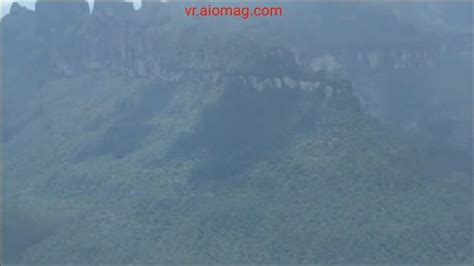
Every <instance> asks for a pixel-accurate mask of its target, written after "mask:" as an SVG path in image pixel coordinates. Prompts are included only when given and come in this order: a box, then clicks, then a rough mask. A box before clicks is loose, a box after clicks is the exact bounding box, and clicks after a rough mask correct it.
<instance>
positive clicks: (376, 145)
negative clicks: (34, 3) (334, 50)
mask: <svg viewBox="0 0 474 266" xmlns="http://www.w3.org/2000/svg"><path fill="white" fill-rule="evenodd" d="M63 4H64V3H63ZM101 4H103V6H101V7H100V8H98V9H97V10H96V11H95V12H92V14H88V13H87V12H86V11H87V10H85V9H84V5H85V3H82V4H81V3H79V2H78V3H67V4H64V5H65V6H62V8H59V7H61V4H59V3H56V4H54V3H45V2H44V1H40V3H39V6H40V8H37V10H36V11H35V12H33V11H28V10H25V9H22V8H21V7H20V6H18V5H14V8H13V9H12V12H11V15H8V16H7V17H5V18H4V19H3V20H2V29H5V47H4V54H5V58H4V59H3V60H4V61H3V62H4V68H5V70H4V72H3V75H4V79H3V80H2V83H3V87H4V90H3V92H2V93H3V97H4V101H5V106H4V108H3V109H4V113H3V120H4V121H3V122H4V124H3V126H2V129H3V132H2V145H3V165H4V169H3V176H4V178H3V194H2V200H3V202H2V204H3V208H4V210H3V213H4V214H5V219H4V230H5V232H6V233H5V242H4V244H5V248H4V251H5V255H6V257H5V258H6V261H7V262H10V263H32V264H53V263H58V264H64V263H72V264H83V263H87V264H88V263H93V264H99V263H107V264H119V263H120V264H123V263H137V264H140V263H150V264H156V263H174V264H179V263H200V264H211V263H214V264H227V263H235V264H240V263H248V264H265V263H270V264H272V263H279V264H295V263H306V264H308V263H318V264H335V263H340V264H347V263H360V264H372V263H375V264H407V263H409V264H411V263H424V264H454V263H456V264H458V263H469V262H470V260H471V259H472V191H471V188H472V175H471V165H472V159H471V154H470V153H469V154H468V155H466V154H467V151H468V150H469V149H466V150H456V149H455V148H453V147H450V148H449V149H448V148H446V147H445V146H442V145H439V146H438V145H433V141H432V140H431V139H429V140H428V138H424V137H423V135H422V136H421V137H420V135H417V134H411V132H410V131H403V130H402V129H401V128H396V127H395V128H394V127H389V126H387V125H386V124H385V123H383V121H381V120H379V119H376V118H374V117H373V116H371V115H370V114H369V113H368V112H367V111H366V109H365V107H364V106H363V104H362V103H361V102H360V100H359V99H358V98H359V97H358V96H357V95H356V94H355V92H354V90H353V89H354V88H353V85H352V83H351V82H350V81H348V80H345V79H343V78H341V77H340V75H335V74H334V75H332V74H333V73H327V72H325V71H320V72H317V73H315V72H314V71H313V70H312V69H311V68H310V67H309V66H308V65H307V64H305V63H304V62H300V60H298V58H297V56H295V54H294V52H292V51H290V50H289V49H288V47H286V45H287V43H286V42H290V43H295V45H296V42H297V41H298V39H296V40H292V39H291V36H292V34H294V32H293V31H292V30H291V27H293V26H288V27H290V30H288V29H285V27H283V25H280V24H278V25H280V26H281V28H280V29H281V30H282V34H281V35H278V36H279V38H281V39H282V40H285V42H277V43H274V44H269V43H267V42H266V41H265V42H263V41H262V40H251V38H252V36H251V35H252V34H249V36H246V34H245V33H246V32H247V30H248V29H247V28H245V27H243V26H235V25H234V24H232V23H229V25H234V26H233V27H234V28H233V29H234V30H235V32H231V34H229V33H227V32H223V31H220V30H218V29H217V30H216V29H215V28H214V27H215V26H212V25H207V24H206V23H207V22H203V25H205V28H204V29H209V31H210V33H209V34H212V35H209V36H211V37H209V36H208V35H207V34H204V30H193V28H192V27H191V28H190V27H189V25H187V23H190V22H188V21H184V22H183V21H181V24H177V25H175V26H176V27H171V25H170V23H171V22H169V21H167V19H169V18H170V17H173V15H172V14H173V13H172V12H176V11H175V10H174V11H173V9H171V11H169V12H170V13H169V14H167V13H166V9H165V8H163V9H160V10H158V11H157V10H155V9H153V8H154V7H153V5H151V6H149V7H148V9H144V10H141V11H133V10H132V9H130V8H131V6H129V5H127V4H125V3H122V4H123V5H122V4H121V5H119V4H117V6H113V4H112V6H107V3H101ZM49 5H50V8H48V6H49ZM75 5H78V6H79V5H82V8H76V7H75ZM58 6H59V7H58ZM108 8H111V10H112V11H110V12H109V11H107V9H108ZM114 8H116V9H114ZM299 8H302V7H301V6H299ZM338 8H340V7H338ZM370 8H371V7H370V5H369V6H368V7H366V8H363V5H362V6H361V7H360V9H357V10H358V12H359V13H357V14H368V13H370V12H369V11H370V10H371V9H370ZM377 8H380V7H378V6H377ZM324 9H327V13H328V14H332V15H334V16H337V14H340V13H342V14H345V13H347V12H348V11H347V10H346V9H337V8H336V9H332V8H331V7H330V5H329V6H327V5H326V4H324ZM351 10H352V9H351ZM382 10H385V11H383V12H382V13H380V14H385V15H386V16H389V14H392V12H389V9H387V10H386V9H383V8H382ZM155 11H156V12H157V13H154V12H155ZM300 11H303V10H300ZM58 12H59V13H58ZM63 12H65V14H69V15H68V16H65V14H64V13H63ZM114 12H116V13H114ZM134 12H135V13H134ZM306 12H308V11H306ZM331 12H334V14H333V13H331ZM304 13H305V12H302V14H304ZM61 14H62V15H61ZM111 14H117V15H111ZM150 14H151V15H150ZM156 14H160V16H159V18H157V17H155V16H154V15H156ZM380 14H379V15H377V16H375V17H367V18H364V19H363V20H362V21H361V24H358V25H357V27H356V28H359V27H361V28H365V27H367V24H370V22H371V21H373V20H378V19H381V18H380V17H379V16H381V15H380ZM106 18H107V19H106ZM305 19H308V20H310V18H309V17H305V18H302V21H298V22H295V23H299V24H298V25H300V26H301V24H302V23H307V22H305ZM382 20H383V19H382ZM25 21H29V22H31V23H32V24H31V25H30V24H28V23H25ZM105 21H111V22H110V23H111V24H107V22H105ZM33 22H37V23H33ZM61 22H62V23H61ZM119 22H120V23H119ZM313 22H314V21H313ZM114 23H118V24H116V25H115V24H114ZM226 23H227V22H226ZM278 23H281V22H278ZM326 23H328V22H325V23H323V24H322V25H323V26H325V27H329V25H327V24H326ZM341 23H342V22H341ZM385 24H386V25H387V27H392V28H395V29H396V30H397V31H400V32H401V33H400V36H405V35H404V34H407V35H410V34H411V33H412V31H416V29H415V28H416V27H408V26H406V25H407V24H404V23H402V22H400V21H399V20H398V19H396V17H390V19H387V20H386V21H384V25H385ZM32 25H35V26H32ZM51 25H57V27H51ZM117 25H118V26H117ZM252 25H253V24H252ZM256 25H257V26H259V27H264V28H266V27H267V28H268V32H269V33H272V32H274V30H275V29H276V28H275V27H272V26H268V25H265V23H263V22H262V23H261V22H257V23H256ZM417 25H418V24H417ZM333 26H334V25H333ZM203 27H204V26H203ZM334 27H336V28H337V29H339V31H343V30H342V28H343V27H337V26H334ZM407 28H408V29H407ZM323 29H324V28H323ZM323 29H321V32H322V33H324V37H325V38H327V40H326V41H327V44H332V42H338V43H340V42H341V40H339V38H343V35H342V34H339V33H337V32H338V31H334V32H333V33H332V34H336V33H337V34H336V35H337V36H336V37H337V38H336V37H334V38H332V37H331V31H330V30H329V28H326V29H324V30H323ZM373 31H375V29H373ZM236 32H237V33H236ZM17 33H21V34H17ZM43 33H44V35H43ZM300 33H301V32H300ZM386 33H387V32H378V31H375V32H371V31H369V32H367V34H369V35H370V36H373V35H375V36H381V37H384V40H385V41H386V42H391V41H393V40H392V39H390V38H389V37H390V36H387V35H386ZM236 34H241V35H242V36H240V35H239V38H235V36H236ZM183 36H185V37H186V38H187V40H188V41H186V42H184V41H183V39H182V38H183ZM267 37H268V36H267ZM298 37H299V38H302V36H301V35H298ZM352 37H354V39H355V40H354V39H351V36H346V37H344V38H343V39H344V40H342V41H343V42H346V41H351V42H358V40H359V39H358V38H356V37H355V36H352ZM359 37H360V38H362V39H364V40H367V37H366V36H359ZM392 37H393V36H392ZM405 37H406V36H405ZM209 38H210V39H212V42H211V40H210V39H209ZM331 38H332V39H331ZM347 38H349V39H347ZM406 38H408V37H406ZM262 39H263V38H262ZM32 40H35V41H34V42H33V41H32ZM280 41H281V40H280ZM313 41H315V42H323V41H324V40H319V41H316V40H313ZM87 45H89V46H87ZM33 47H34V48H35V49H33ZM57 47H59V48H61V49H56V48H57ZM299 48H301V49H303V48H302V47H299ZM304 49H306V48H304ZM38 51H41V52H42V53H40V52H38ZM449 66H450V65H449V64H447V65H443V67H444V68H445V69H447V68H449ZM419 71H420V72H421V73H431V74H429V77H428V78H431V77H433V76H435V75H438V74H439V73H438V72H436V71H435V70H432V72H429V71H424V70H419ZM430 71H431V70H430ZM361 72H362V70H361ZM407 72H409V71H407ZM384 73H385V74H386V76H383V75H382V74H380V73H379V75H377V76H374V77H372V78H373V79H374V80H377V79H380V80H382V81H380V83H379V84H382V83H383V82H386V83H387V84H388V85H387V87H390V88H393V87H395V86H400V87H404V88H405V87H410V86H412V85H413V84H426V88H424V89H426V90H428V89H427V88H428V87H430V86H431V85H430V84H429V83H427V82H425V80H428V78H427V79H424V81H423V82H421V81H420V82H411V81H412V80H413V79H414V77H413V76H412V74H408V73H405V72H403V71H400V72H397V75H395V74H393V72H384ZM387 73H391V74H387ZM433 73H434V74H433ZM463 73H464V72H461V74H459V73H457V74H456V75H454V74H453V75H449V77H457V80H453V81H452V82H446V84H447V83H449V85H451V84H454V85H453V86H454V87H456V88H461V89H460V90H462V89H464V87H463V86H464V85H465V84H466V80H465V75H464V74H463ZM392 74H393V75H392ZM387 76H388V77H387ZM27 77H28V78H27ZM390 78H391V79H390ZM404 78H407V80H408V81H407V80H404ZM440 79H441V78H440ZM407 84H408V85H407ZM446 86H448V85H446ZM405 92H406V90H405V91H399V92H395V91H392V94H391V95H392V96H391V102H390V105H388V104H387V105H386V106H385V107H386V108H388V109H390V108H392V109H396V106H397V105H398V104H400V106H406V105H408V104H406V105H405V101H407V99H414V101H415V100H416V101H417V102H420V103H424V104H425V105H426V106H427V107H426V108H429V107H430V105H429V104H428V103H426V102H423V101H422V100H421V98H422V96H421V95H420V94H421V93H420V94H417V92H419V91H418V90H416V88H414V89H413V94H404V93H405ZM453 93H456V92H453ZM463 93H464V92H463ZM460 94H462V93H460ZM456 97H457V96H456ZM456 97H455V96H453V98H456ZM382 102H383V101H382ZM407 102H408V101H407ZM414 104H416V103H414ZM414 110H419V109H416V108H415V109H414ZM399 111H403V110H399ZM406 116H409V115H406ZM448 117H449V116H448ZM400 119H401V118H400ZM450 121H451V120H450ZM437 122H439V121H437ZM434 124H436V123H433V124H430V125H434ZM447 127H448V126H446V125H444V124H439V128H433V130H436V131H440V130H443V129H446V128H447ZM443 134H448V133H443ZM443 134H439V135H443ZM440 141H441V140H440ZM443 141H444V140H443ZM32 228H34V229H32ZM19 232H26V233H23V234H20V233H19Z"/></svg>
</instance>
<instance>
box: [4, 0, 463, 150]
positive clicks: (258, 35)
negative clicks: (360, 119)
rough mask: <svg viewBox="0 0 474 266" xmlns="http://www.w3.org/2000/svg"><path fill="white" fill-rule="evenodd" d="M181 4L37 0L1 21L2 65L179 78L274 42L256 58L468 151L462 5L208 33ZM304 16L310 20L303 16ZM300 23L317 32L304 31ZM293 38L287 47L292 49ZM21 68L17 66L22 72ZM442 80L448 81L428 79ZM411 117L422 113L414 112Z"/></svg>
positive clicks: (332, 8) (303, 8)
mask: <svg viewBox="0 0 474 266" xmlns="http://www.w3.org/2000/svg"><path fill="white" fill-rule="evenodd" d="M184 6H185V5H183V4H177V3H176V4H171V5H167V4H161V3H145V4H144V5H143V7H142V8H141V9H140V10H134V9H133V6H132V4H131V3H126V2H114V3H111V2H110V1H96V4H95V6H94V8H93V10H92V12H89V7H88V5H87V4H86V3H85V1H73V2H68V3H55V4H54V5H48V4H47V3H46V2H42V1H40V2H38V3H37V9H36V12H31V11H29V10H26V9H24V8H22V7H20V6H19V5H18V4H15V5H13V6H12V12H11V14H9V15H8V16H6V17H5V19H4V21H3V25H4V27H3V28H4V33H5V40H6V42H5V45H4V46H5V47H4V48H5V51H6V52H5V53H4V54H5V56H4V57H5V58H4V60H5V61H6V62H8V61H9V60H18V59H21V58H26V57H25V56H24V53H25V51H28V52H26V54H27V55H29V57H28V60H29V62H31V60H35V61H36V62H41V64H42V65H44V67H43V68H45V69H44V71H45V72H51V73H55V75H59V76H61V75H62V76H75V75H79V74H80V73H85V72H96V71H101V70H111V71H115V72H117V73H122V74H125V75H128V76H130V77H150V76H153V75H161V76H163V75H170V76H176V75H179V72H181V71H216V70H218V71H220V70H222V69H225V68H226V66H224V67H223V66H222V63H223V62H227V61H228V60H233V61H236V64H235V65H246V64H249V65H251V64H253V61H255V60H265V57H266V56H267V55H263V54H260V53H258V56H261V58H257V57H258V56H257V57H256V58H253V56H254V55H252V54H245V53H247V52H248V51H250V50H252V49H249V47H244V46H245V44H244V42H254V44H255V45H258V44H269V43H272V45H274V46H280V47H281V48H279V51H278V49H275V51H272V52H267V50H266V49H265V51H263V53H280V54H279V55H278V56H279V57H281V58H282V59H281V60H282V61H281V62H279V63H276V62H275V63H273V67H275V65H284V64H286V63H287V62H290V61H293V60H294V59H293V58H296V62H290V64H295V63H296V64H299V65H300V66H301V67H303V68H305V69H307V71H313V72H318V71H321V70H322V71H326V72H329V73H330V74H331V75H333V74H334V73H335V74H336V76H338V77H341V78H345V79H349V80H352V81H353V82H354V91H355V93H356V96H357V97H358V98H359V99H360V100H361V102H362V105H363V107H364V108H365V109H367V110H368V111H369V112H370V113H371V114H372V115H373V116H375V117H378V118H380V119H381V120H382V121H385V122H386V123H387V124H390V125H393V126H395V127H396V128H398V129H404V130H407V131H408V132H410V133H414V134H420V135H421V136H423V135H425V136H428V137H429V138H430V139H432V140H433V141H436V142H438V143H439V144H440V145H446V146H449V147H453V148H456V149H463V146H464V147H466V146H468V143H469V139H470V138H471V134H470V132H468V130H467V129H468V128H470V126H469V125H470V119H469V117H468V116H467V115H466V111H465V110H467V109H468V108H469V104H470V100H471V99H470V97H469V95H471V92H472V89H471V87H470V86H469V84H470V78H469V77H468V76H466V75H467V74H466V75H465V74H463V73H469V71H470V68H471V66H470V60H469V58H471V57H472V40H471V33H470V31H469V22H470V17H469V14H467V13H466V14H465V13H462V16H458V17H454V16H453V15H452V14H453V12H457V11H459V10H464V9H463V7H465V6H464V5H463V4H458V5H453V6H449V5H448V6H443V5H434V4H433V5H431V4H430V5H426V6H419V5H413V8H408V7H407V6H406V5H396V4H393V5H385V6H383V5H373V4H367V5H357V4H349V5H347V6H345V5H339V4H321V5H317V6H315V5H313V4H307V5H304V4H296V5H292V6H287V5H283V7H284V8H286V9H285V11H286V16H288V17H290V18H292V19H294V20H295V23H293V24H291V25H284V23H282V20H281V19H279V18H275V19H273V20H274V21H272V23H271V24H268V23H266V22H267V21H265V20H261V19H260V20H258V19H254V20H250V21H246V22H245V23H242V21H239V20H238V19H230V18H221V19H220V23H221V25H222V27H216V26H215V25H214V24H213V22H212V21H211V20H212V19H209V21H207V20H200V24H199V26H196V25H194V24H193V19H192V18H186V17H185V16H184V14H183V10H182V9H183V8H184ZM308 7H309V8H308ZM448 7H449V8H448ZM307 13H308V14H309V13H311V16H303V15H304V14H307ZM458 13H459V12H458ZM297 14H300V15H297ZM301 14H303V15H301ZM331 14H335V15H334V16H333V15H331ZM428 15H432V16H436V17H437V19H438V20H439V23H438V24H439V26H438V27H437V28H436V27H435V26H434V25H431V24H429V23H428V22H427V20H426V19H423V16H425V17H426V16H428ZM382 16H383V17H384V18H383V19H382V20H377V19H378V18H379V17H382ZM194 20H195V19H194ZM59 21H60V23H59ZM374 21H377V23H379V24H380V23H381V22H380V21H383V25H378V27H375V25H372V24H374V23H373V22H374ZM307 24H309V25H312V27H313V28H314V31H311V32H309V33H303V32H302V31H301V30H302V28H304V26H303V25H307ZM19 25H23V26H19ZM27 25H29V26H27ZM33 25H35V26H33ZM454 25H456V27H454ZM224 27H225V28H226V29H228V31H229V32H230V31H231V32H233V35H234V39H233V40H232V41H229V40H226V41H224V42H222V41H218V40H219V39H226V38H227V37H219V36H226V35H225V30H224V29H223V28H224ZM382 27H383V28H385V30H384V31H380V28H382ZM348 29H351V30H348ZM245 39H248V40H247V41H244V40H245ZM292 39H294V40H295V42H288V40H292ZM211 40H213V41H211ZM214 40H216V41H214ZM250 40H252V41H250ZM92 47H93V48H92ZM33 50H34V51H33ZM290 51H291V52H290ZM233 53H234V54H233ZM241 53H242V55H241ZM268 56H272V55H268ZM284 57H286V59H284ZM14 58H18V59H14ZM452 58H456V59H452ZM247 59H249V60H251V61H252V62H250V63H247V62H246V60H247ZM285 60H286V61H285ZM239 61H240V62H239ZM262 63H263V61H262ZM224 64H226V63H224ZM29 65H31V64H29V63H27V62H25V63H24V67H26V68H28V66H29ZM227 67H233V66H228V64H227ZM289 68H290V67H289ZM253 70H255V69H253ZM259 70H260V69H259ZM32 71H33V70H32ZM158 73H159V74H158ZM164 73H166V74H164ZM440 75H444V76H446V77H449V78H445V80H448V79H450V80H456V82H455V83H452V82H450V83H446V82H438V83H434V82H432V80H436V78H438V77H440ZM279 78H283V77H279ZM414 88H416V89H414ZM411 102H415V103H414V104H411ZM412 113H420V114H421V113H425V114H424V115H420V116H417V117H415V116H413V115H412ZM433 113H437V114H443V115H431V114H433ZM469 116H470V115H469ZM426 121H430V122H429V123H427V122H426ZM440 123H441V124H445V125H446V126H447V125H448V124H451V126H450V127H453V128H451V129H450V130H451V132H452V134H451V133H450V134H448V135H446V134H444V135H443V134H441V135H433V131H432V130H431V129H430V128H432V127H436V124H440Z"/></svg>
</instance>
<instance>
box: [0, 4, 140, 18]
mask: <svg viewBox="0 0 474 266" xmlns="http://www.w3.org/2000/svg"><path fill="white" fill-rule="evenodd" d="M86 1H87V2H89V5H90V6H91V7H92V3H93V2H94V0H86ZM125 1H126V2H133V4H134V6H135V8H140V6H141V0H125ZM0 2H1V3H2V17H3V16H4V15H6V14H8V11H10V6H11V4H12V3H14V2H18V3H20V4H21V5H22V6H26V7H28V8H30V9H34V7H35V2H36V0H3V1H2V0H0Z"/></svg>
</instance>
